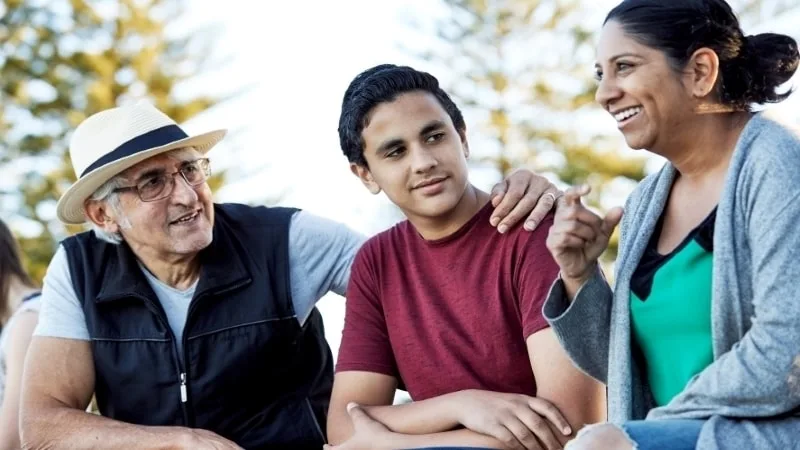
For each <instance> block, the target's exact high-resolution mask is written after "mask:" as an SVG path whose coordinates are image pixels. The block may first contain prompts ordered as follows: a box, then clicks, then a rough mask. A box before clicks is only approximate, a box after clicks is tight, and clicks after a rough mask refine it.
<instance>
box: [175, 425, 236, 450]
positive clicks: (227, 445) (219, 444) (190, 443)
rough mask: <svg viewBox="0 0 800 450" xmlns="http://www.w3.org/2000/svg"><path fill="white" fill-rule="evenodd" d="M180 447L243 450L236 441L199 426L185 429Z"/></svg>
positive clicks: (208, 449) (188, 449)
mask: <svg viewBox="0 0 800 450" xmlns="http://www.w3.org/2000/svg"><path fill="white" fill-rule="evenodd" d="M181 448H182V449H186V450H243V449H242V447H239V446H238V445H236V443H234V442H231V441H229V440H227V439H225V438H224V437H222V436H220V435H218V434H216V433H213V432H211V431H208V430H202V429H199V428H193V429H187V430H186V434H185V435H184V439H183V443H182V445H181Z"/></svg>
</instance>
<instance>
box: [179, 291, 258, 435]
mask: <svg viewBox="0 0 800 450" xmlns="http://www.w3.org/2000/svg"><path fill="white" fill-rule="evenodd" d="M248 282H249V280H248V281H241V282H239V283H235V284H233V285H232V286H228V287H226V288H223V289H220V290H216V291H214V292H213V294H214V295H219V294H224V293H225V292H228V291H232V290H234V289H238V288H239V287H241V286H244V285H245V284H247V283H248ZM210 294H212V293H211V292H207V291H206V292H201V293H200V294H199V295H198V296H197V297H195V298H193V299H192V300H191V302H190V303H189V310H188V311H186V322H185V323H184V325H183V338H182V339H181V342H182V343H183V361H181V360H180V358H178V366H179V367H180V370H181V373H180V380H181V406H183V416H184V418H185V419H186V426H188V427H190V428H193V427H194V420H191V421H190V420H189V408H188V406H189V403H188V400H189V394H188V388H187V385H186V383H187V382H188V380H189V362H188V360H189V356H188V353H189V338H188V337H187V336H188V335H189V326H190V321H191V318H192V311H194V309H195V306H196V305H197V303H199V302H200V300H201V299H203V298H205V297H206V296H208V295H210ZM167 328H168V329H169V330H170V332H171V331H172V329H171V328H169V327H167ZM172 339H173V340H175V336H174V335H173V337H172ZM175 344H176V348H175V351H176V355H177V350H178V349H177V342H176V343H175ZM192 419H194V417H192Z"/></svg>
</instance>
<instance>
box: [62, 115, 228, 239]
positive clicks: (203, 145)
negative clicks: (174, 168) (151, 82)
mask: <svg viewBox="0 0 800 450" xmlns="http://www.w3.org/2000/svg"><path fill="white" fill-rule="evenodd" d="M226 132H227V131H226V130H224V129H222V130H215V131H210V132H208V133H203V134H200V135H197V136H189V135H188V134H186V132H185V131H183V129H181V127H179V126H178V124H177V123H175V121H174V120H172V119H170V118H169V117H168V116H167V115H166V114H164V113H162V112H161V111H159V110H158V109H156V108H155V107H154V106H153V105H151V104H149V103H146V102H139V103H136V104H132V105H126V106H120V107H117V108H111V109H107V110H105V111H101V112H99V113H97V114H93V115H91V116H89V117H88V118H87V119H86V120H84V121H83V122H82V123H81V124H80V125H78V128H76V129H75V132H74V133H73V135H72V139H71V140H70V145H69V156H70V159H71V160H72V167H73V168H74V169H75V176H76V177H77V179H78V180H77V181H76V182H75V183H74V184H73V185H72V186H70V187H69V189H67V191H66V192H64V195H62V196H61V198H60V199H59V201H58V205H57V207H56V215H57V216H58V219H59V220H61V221H62V222H64V223H66V224H81V223H83V222H85V220H86V219H85V217H84V214H83V204H84V202H85V201H86V199H87V198H89V196H91V195H92V194H93V193H94V191H96V190H97V188H99V187H100V186H102V185H103V183H105V182H106V181H108V180H110V179H111V178H113V177H114V176H115V175H118V174H119V173H121V172H122V171H124V170H125V169H127V168H129V167H131V166H133V165H135V164H137V163H139V162H141V161H144V160H145V159H147V158H150V157H152V156H155V155H158V154H160V153H164V152H168V151H170V150H175V149H178V148H182V147H190V146H191V147H194V148H195V149H197V151H199V152H200V153H206V152H208V151H209V150H210V149H211V148H212V147H213V146H214V145H216V144H217V143H218V142H219V141H220V140H222V138H223V137H225V133H226Z"/></svg>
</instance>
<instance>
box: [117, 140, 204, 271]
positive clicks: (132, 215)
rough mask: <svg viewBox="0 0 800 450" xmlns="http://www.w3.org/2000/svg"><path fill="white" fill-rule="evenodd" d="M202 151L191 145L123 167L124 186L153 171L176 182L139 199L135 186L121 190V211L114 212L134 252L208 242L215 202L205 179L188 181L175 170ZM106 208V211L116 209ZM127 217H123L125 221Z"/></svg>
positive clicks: (193, 247)
mask: <svg viewBox="0 0 800 450" xmlns="http://www.w3.org/2000/svg"><path fill="white" fill-rule="evenodd" d="M201 157H202V156H201V155H200V153H199V152H197V151H196V150H194V149H183V150H180V151H177V152H171V153H165V154H162V155H158V156H154V157H152V158H150V159H147V160H145V161H142V162H141V163H139V164H137V165H135V166H133V167H131V168H130V169H128V170H126V171H125V172H124V173H123V174H122V176H123V178H125V179H126V180H127V181H126V183H125V185H126V186H137V185H139V186H141V185H142V183H147V182H148V180H153V179H154V177H158V176H163V175H168V176H169V175H172V181H173V182H174V188H173V190H172V192H171V193H170V195H169V196H168V197H166V198H163V199H161V200H155V201H148V202H145V201H142V200H141V199H140V197H139V195H138V194H137V192H136V191H135V190H125V191H121V192H119V198H120V206H121V208H120V209H121V211H119V212H121V213H122V217H113V220H114V222H115V223H116V224H123V225H124V226H119V225H117V226H118V227H119V228H118V231H120V232H121V233H122V236H123V238H124V239H125V242H126V243H127V244H128V245H130V247H131V248H132V249H133V250H134V251H136V253H137V254H142V253H148V254H151V255H153V256H155V257H157V258H163V259H167V260H169V259H171V258H170V257H171V256H186V255H193V254H195V253H197V252H199V251H200V250H202V249H204V248H205V247H207V246H208V245H209V244H210V243H211V239H212V227H213V224H214V208H213V202H212V198H211V189H210V188H209V186H208V183H207V182H203V183H201V184H199V185H197V186H190V185H189V184H188V183H187V182H186V180H185V179H184V178H183V176H182V175H181V174H176V173H175V172H177V171H178V170H180V169H181V168H183V167H185V166H186V164H187V163H190V162H192V161H196V160H198V159H200V158H201ZM107 209H108V214H109V215H112V214H115V212H114V211H113V210H111V209H110V208H107ZM126 222H127V223H126Z"/></svg>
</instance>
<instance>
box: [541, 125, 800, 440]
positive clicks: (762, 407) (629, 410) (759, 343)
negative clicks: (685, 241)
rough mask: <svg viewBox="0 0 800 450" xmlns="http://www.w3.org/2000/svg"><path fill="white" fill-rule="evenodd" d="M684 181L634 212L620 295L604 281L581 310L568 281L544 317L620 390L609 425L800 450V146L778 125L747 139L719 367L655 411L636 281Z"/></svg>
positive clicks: (724, 273) (717, 273)
mask: <svg viewBox="0 0 800 450" xmlns="http://www.w3.org/2000/svg"><path fill="white" fill-rule="evenodd" d="M675 175H676V171H675V168H674V167H673V166H672V165H670V164H666V165H665V166H664V167H663V168H662V169H661V171H659V172H658V173H655V174H653V175H650V176H649V177H647V178H646V179H645V180H644V181H642V182H641V183H640V184H639V186H638V187H637V188H636V190H635V191H634V192H633V194H631V196H630V198H629V199H628V201H627V202H626V207H625V214H624V216H623V219H622V225H621V226H622V229H621V230H620V232H621V241H620V248H619V254H618V258H617V266H616V276H617V279H616V283H615V286H614V288H613V292H612V290H611V288H610V287H609V285H608V283H607V282H606V281H605V279H604V278H603V276H602V273H601V272H600V271H598V272H597V273H596V274H595V275H594V277H593V278H592V279H590V280H589V281H587V282H586V284H584V286H582V287H581V289H580V290H579V291H578V293H577V295H576V297H575V299H574V301H573V302H572V304H570V303H569V301H568V299H567V298H566V296H565V293H564V287H563V283H561V281H560V280H559V281H556V283H555V284H554V285H553V288H552V289H551V291H550V295H549V297H548V299H547V301H546V303H545V305H544V315H545V317H546V318H547V320H548V322H550V325H551V326H552V328H553V330H554V331H555V333H556V335H557V336H558V339H559V341H560V342H561V344H562V345H563V346H564V348H565V349H566V351H567V352H568V353H569V355H570V357H571V358H572V359H573V361H574V362H575V363H576V365H577V366H578V367H579V368H581V369H582V370H583V371H585V372H586V373H588V374H589V375H591V376H592V377H594V378H596V379H598V380H600V381H602V382H604V383H606V384H607V385H608V402H609V403H608V408H609V411H608V412H609V421H611V422H614V423H622V422H625V421H627V420H635V419H644V418H645V417H647V418H648V419H678V418H686V419H689V418H695V419H698V418H699V419H710V420H708V421H707V422H706V424H705V425H704V427H703V430H702V432H701V434H700V441H699V442H698V447H697V448H698V449H731V448H736V449H791V448H797V449H800V292H799V290H800V288H798V285H799V283H800V137H799V135H798V133H797V132H796V131H793V130H791V129H789V128H788V127H786V126H784V125H781V124H779V123H778V122H777V121H775V120H773V119H772V118H770V117H768V114H767V113H759V114H756V115H754V117H753V118H752V119H751V120H750V121H749V122H748V124H747V125H746V127H745V128H744V131H743V132H742V135H741V136H740V138H739V142H738V143H737V145H736V149H735V150H734V154H733V157H732V159H731V163H730V167H729V169H728V174H727V176H726V181H725V187H724V191H723V193H722V197H721V199H720V203H719V205H718V208H717V217H716V222H715V231H714V269H713V282H712V286H713V293H712V305H711V311H712V318H711V320H712V334H713V348H714V362H713V363H712V364H711V365H710V366H709V367H707V368H706V369H705V370H703V371H702V372H701V373H700V374H698V375H697V376H695V377H693V378H692V379H691V380H690V381H689V383H688V385H687V386H686V388H685V389H684V390H683V392H681V393H680V394H679V395H678V396H677V397H676V398H675V399H673V400H672V401H671V402H670V403H669V404H668V405H666V406H663V407H659V408H653V400H652V396H651V394H650V390H649V387H648V385H647V379H646V377H644V376H643V374H642V371H641V368H640V367H639V364H638V363H637V362H635V359H634V358H633V355H632V351H631V333H630V327H631V326H630V309H629V302H630V279H631V276H632V275H633V272H634V270H635V269H636V266H637V265H638V262H639V260H640V258H641V256H642V253H643V251H644V249H645V247H646V246H647V243H648V241H649V239H650V236H651V235H652V233H653V229H654V227H655V225H656V222H657V220H658V218H659V216H660V215H661V212H662V210H663V209H664V205H665V203H666V200H667V197H668V195H669V192H670V188H671V186H672V182H673V180H674V178H675ZM686 207H687V208H691V207H692V205H686Z"/></svg>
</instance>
